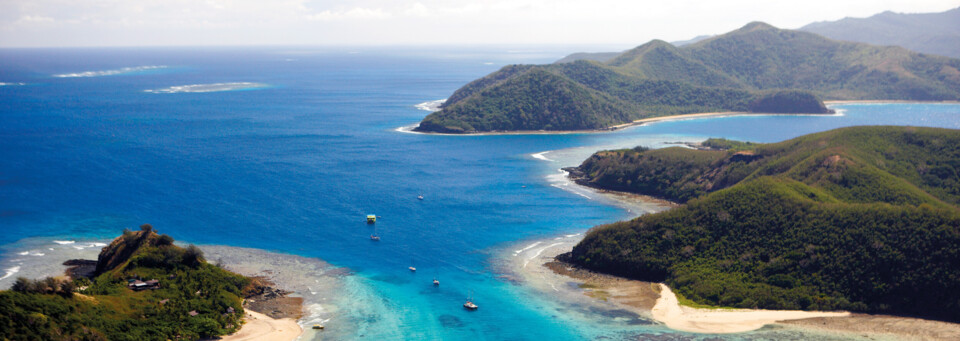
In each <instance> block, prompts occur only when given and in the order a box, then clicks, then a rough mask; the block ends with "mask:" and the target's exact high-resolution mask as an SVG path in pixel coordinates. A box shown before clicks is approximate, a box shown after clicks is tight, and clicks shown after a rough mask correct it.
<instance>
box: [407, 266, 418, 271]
mask: <svg viewBox="0 0 960 341" xmlns="http://www.w3.org/2000/svg"><path fill="white" fill-rule="evenodd" d="M407 269H410V271H413V272H417V268H415V267H412V266H411V267H409V268H407Z"/></svg>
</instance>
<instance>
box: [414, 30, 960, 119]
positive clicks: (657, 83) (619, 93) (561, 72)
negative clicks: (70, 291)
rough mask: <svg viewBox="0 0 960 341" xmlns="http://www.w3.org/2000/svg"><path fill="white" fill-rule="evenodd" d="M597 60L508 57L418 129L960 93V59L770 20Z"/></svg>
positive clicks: (955, 96) (793, 109)
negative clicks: (512, 60)
mask: <svg viewBox="0 0 960 341" xmlns="http://www.w3.org/2000/svg"><path fill="white" fill-rule="evenodd" d="M577 56H579V58H584V59H578V57H577ZM591 59H594V60H591ZM595 59H597V58H591V57H590V56H589V55H582V54H581V55H576V56H572V57H571V58H564V59H563V61H564V62H562V63H554V64H549V65H509V66H506V67H503V68H502V69H500V70H499V71H496V72H494V73H492V74H490V75H487V76H485V77H483V78H480V79H478V80H475V81H473V82H470V83H468V84H467V85H464V86H463V87H462V88H460V89H458V90H457V91H456V92H454V93H453V94H452V95H451V96H450V97H449V98H448V99H447V101H446V102H444V103H443V105H442V107H441V110H439V111H437V112H434V113H431V114H430V115H427V116H426V117H425V118H424V119H423V120H422V121H421V122H420V125H419V126H418V127H417V128H415V129H414V130H416V131H420V132H434V133H480V132H509V131H578V130H603V129H608V128H610V127H613V126H617V125H622V124H626V123H630V122H633V121H636V120H640V119H644V118H650V117H657V116H668V115H681V114H692V113H704V112H753V113H828V112H829V110H827V108H826V107H825V106H824V105H823V103H822V100H916V101H949V100H952V101H955V100H960V59H952V58H947V57H940V56H934V55H925V54H920V53H915V52H911V51H909V50H906V49H904V48H900V47H894V46H873V45H868V44H863V43H851V42H841V41H834V40H830V39H827V38H824V37H821V36H818V35H816V34H813V33H808V32H802V31H794V30H783V29H778V28H776V27H773V26H770V25H767V24H764V23H760V22H754V23H750V24H748V25H746V26H744V27H743V28H740V29H738V30H735V31H732V32H730V33H727V34H724V35H720V36H716V37H713V38H709V39H706V40H702V41H699V42H697V43H693V44H689V45H684V46H682V47H675V46H673V45H671V44H669V43H667V42H664V41H660V40H654V41H651V42H649V43H646V44H644V45H641V46H639V47H637V48H634V49H631V50H628V51H626V52H623V53H620V54H618V55H617V56H615V57H613V58H612V59H609V60H607V61H597V60H595ZM604 59H606V58H603V59H601V60H604Z"/></svg>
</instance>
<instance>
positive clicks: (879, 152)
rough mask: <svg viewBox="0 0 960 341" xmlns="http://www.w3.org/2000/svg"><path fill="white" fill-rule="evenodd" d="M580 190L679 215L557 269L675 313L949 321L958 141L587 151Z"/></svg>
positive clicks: (896, 130)
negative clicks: (660, 296) (660, 302)
mask: <svg viewBox="0 0 960 341" xmlns="http://www.w3.org/2000/svg"><path fill="white" fill-rule="evenodd" d="M569 170H570V171H571V177H573V178H574V180H575V181H576V182H578V183H580V184H583V185H587V186H593V187H598V188H603V189H610V190H618V191H628V192H633V193H639V194H644V195H650V196H655V197H660V198H664V199H669V200H673V201H676V202H680V203H683V204H682V205H681V206H679V207H677V208H674V209H670V210H668V211H665V212H660V213H656V214H648V215H644V216H641V217H638V218H636V219H633V220H630V221H623V222H617V223H612V224H608V225H602V226H597V227H594V228H592V229H591V230H590V231H589V232H588V233H587V234H586V235H585V237H584V238H583V240H582V241H580V242H579V244H577V245H576V246H575V247H573V249H572V251H570V252H568V253H565V254H562V255H560V256H558V257H557V259H558V260H560V261H562V262H565V263H567V264H571V265H573V266H576V267H582V268H584V269H588V270H593V271H597V272H600V273H606V274H613V275H618V276H623V277H627V278H631V279H638V280H644V281H651V282H665V283H666V284H668V285H669V286H670V287H671V288H672V289H673V290H674V291H675V292H676V294H677V296H678V298H679V299H680V300H681V302H683V301H686V302H691V304H702V305H709V306H719V307H735V308H764V309H799V310H821V311H829V310H849V311H855V312H868V313H887V314H896V315H902V316H903V315H906V316H914V317H921V318H927V319H936V320H942V321H951V322H957V321H960V272H958V271H957V264H960V207H958V204H960V173H958V171H960V131H958V130H952V129H941V128H920V127H893V126H874V127H850V128H841V129H836V130H831V131H826V132H821V133H815V134H810V135H805V136H801V137H797V138H794V139H790V140H786V141H783V142H779V143H769V144H760V143H747V142H738V141H729V140H724V139H709V140H707V141H705V142H703V143H702V144H701V145H699V146H698V148H697V149H691V148H684V147H670V148H663V149H646V148H642V147H638V148H633V149H623V150H610V151H600V152H597V153H595V154H594V155H592V156H591V157H590V158H589V159H587V160H586V161H584V162H583V163H582V164H581V165H580V166H579V167H576V168H573V169H569Z"/></svg>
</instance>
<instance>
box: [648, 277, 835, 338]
mask: <svg viewBox="0 0 960 341" xmlns="http://www.w3.org/2000/svg"><path fill="white" fill-rule="evenodd" d="M659 286H660V298H658V299H657V303H656V305H654V306H653V309H652V311H651V315H652V316H653V318H654V319H655V320H657V321H660V322H662V323H663V324H665V325H666V326H667V327H670V328H671V329H676V330H682V331H687V332H694V333H707V334H721V333H740V332H745V331H751V330H757V329H760V328H762V327H763V326H765V325H768V324H772V323H776V322H779V321H786V320H799V319H805V318H813V317H843V316H850V313H848V312H825V311H801V310H765V309H702V308H691V307H685V306H681V305H680V301H679V300H677V296H676V295H675V294H674V293H673V291H671V290H670V288H669V287H667V285H666V284H663V283H659Z"/></svg>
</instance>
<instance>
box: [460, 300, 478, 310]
mask: <svg viewBox="0 0 960 341" xmlns="http://www.w3.org/2000/svg"><path fill="white" fill-rule="evenodd" d="M463 307H464V308H467V309H469V310H477V308H479V307H477V305H476V304H473V302H472V301H470V300H467V303H464V304H463Z"/></svg>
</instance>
